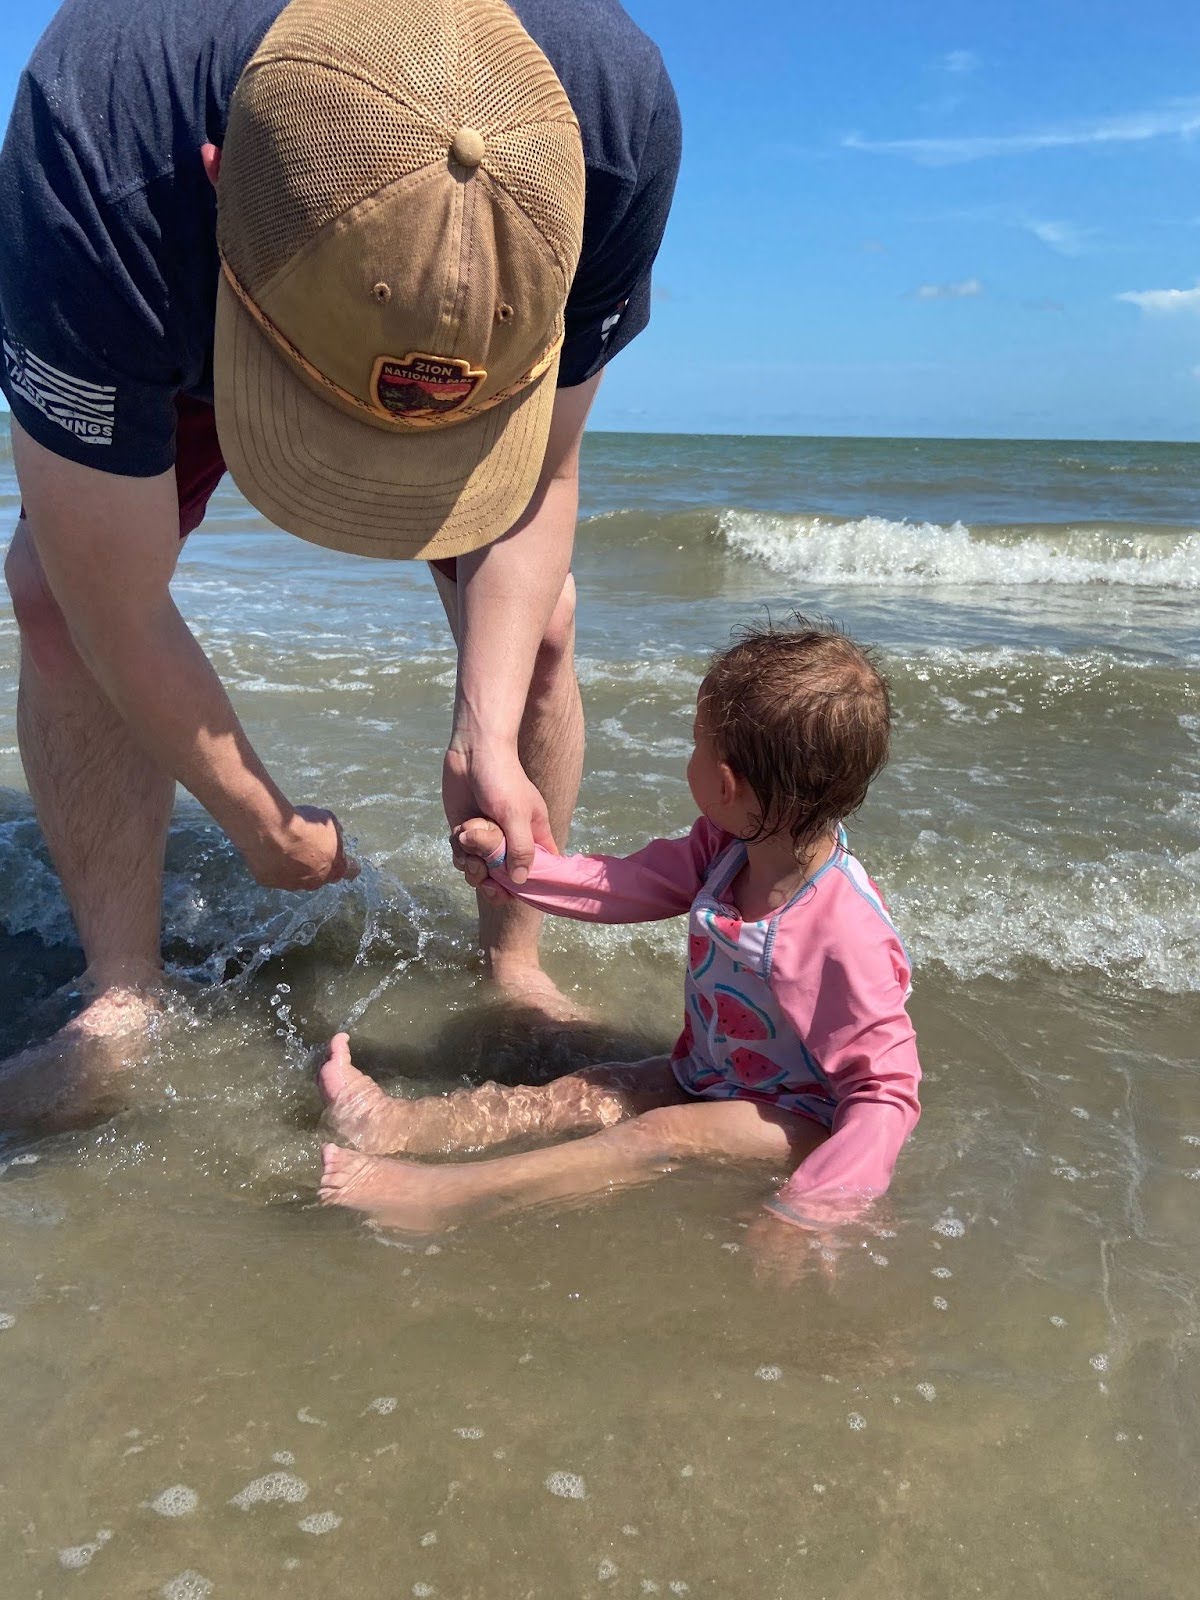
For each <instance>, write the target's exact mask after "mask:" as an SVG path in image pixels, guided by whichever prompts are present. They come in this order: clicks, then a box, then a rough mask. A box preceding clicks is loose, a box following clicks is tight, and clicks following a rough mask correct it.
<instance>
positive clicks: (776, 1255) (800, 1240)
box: [746, 1205, 845, 1289]
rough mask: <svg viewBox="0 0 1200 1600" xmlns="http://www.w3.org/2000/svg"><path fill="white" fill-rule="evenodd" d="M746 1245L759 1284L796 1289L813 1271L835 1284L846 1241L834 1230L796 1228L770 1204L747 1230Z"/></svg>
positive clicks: (829, 1282)
mask: <svg viewBox="0 0 1200 1600" xmlns="http://www.w3.org/2000/svg"><path fill="white" fill-rule="evenodd" d="M746 1247H747V1249H748V1250H749V1251H750V1254H751V1256H752V1258H753V1260H754V1276H755V1278H756V1279H757V1280H758V1282H759V1283H773V1284H775V1285H776V1286H777V1287H779V1288H783V1289H794V1288H796V1287H797V1286H798V1285H799V1284H800V1283H802V1282H804V1280H805V1279H807V1278H809V1277H810V1276H811V1275H812V1274H813V1273H814V1272H815V1273H816V1274H817V1275H818V1276H819V1277H821V1278H823V1279H824V1280H825V1282H826V1283H827V1284H833V1283H834V1282H835V1280H836V1278H837V1264H838V1256H839V1255H840V1254H841V1252H842V1250H843V1249H844V1247H845V1245H844V1240H842V1239H839V1238H838V1236H837V1235H836V1234H835V1233H830V1232H824V1231H821V1232H817V1231H815V1230H814V1231H809V1230H808V1229H806V1228H804V1227H797V1226H796V1225H795V1223H791V1225H789V1222H788V1220H787V1219H785V1218H784V1217H782V1216H781V1215H780V1213H779V1212H778V1211H776V1210H775V1209H774V1208H773V1207H772V1206H771V1205H767V1206H766V1207H765V1208H764V1209H763V1210H762V1211H760V1212H759V1213H758V1215H757V1217H755V1219H754V1221H753V1222H752V1223H751V1224H750V1227H749V1229H748V1230H747V1233H746Z"/></svg>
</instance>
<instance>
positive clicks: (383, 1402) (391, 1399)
mask: <svg viewBox="0 0 1200 1600" xmlns="http://www.w3.org/2000/svg"><path fill="white" fill-rule="evenodd" d="M399 1403H400V1402H399V1401H398V1400H397V1399H396V1396H395V1395H394V1394H381V1395H376V1397H375V1399H374V1400H372V1401H371V1403H370V1405H369V1406H368V1407H367V1410H368V1411H373V1412H374V1413H375V1415H376V1416H377V1417H390V1416H391V1414H392V1412H393V1411H395V1409H396V1407H397V1406H398V1405H399Z"/></svg>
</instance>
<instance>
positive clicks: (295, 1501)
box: [229, 1472, 308, 1511]
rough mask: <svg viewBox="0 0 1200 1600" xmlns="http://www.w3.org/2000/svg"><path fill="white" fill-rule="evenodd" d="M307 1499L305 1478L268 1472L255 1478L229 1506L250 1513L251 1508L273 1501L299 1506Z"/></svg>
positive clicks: (291, 1474) (289, 1473) (236, 1495)
mask: <svg viewBox="0 0 1200 1600" xmlns="http://www.w3.org/2000/svg"><path fill="white" fill-rule="evenodd" d="M307 1499H308V1485H307V1484H306V1483H305V1481H304V1479H303V1478H297V1477H296V1475H295V1474H294V1473H292V1472H268V1473H265V1474H264V1475H263V1476H262V1477H261V1478H255V1480H254V1482H253V1483H248V1484H247V1485H246V1487H245V1488H244V1489H242V1490H241V1491H240V1492H239V1493H238V1494H235V1495H234V1497H233V1499H232V1500H231V1501H230V1502H229V1504H230V1505H231V1506H238V1507H239V1508H240V1509H241V1510H242V1511H249V1509H250V1507H251V1506H258V1505H265V1504H266V1503H267V1502H269V1501H272V1500H283V1501H285V1502H286V1503H287V1504H288V1505H299V1503H300V1502H301V1500H307Z"/></svg>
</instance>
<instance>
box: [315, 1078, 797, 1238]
mask: <svg viewBox="0 0 1200 1600" xmlns="http://www.w3.org/2000/svg"><path fill="white" fill-rule="evenodd" d="M824 1138H825V1133H824V1130H823V1129H821V1128H819V1127H818V1126H817V1125H816V1124H815V1123H812V1122H808V1121H806V1120H805V1119H804V1118H803V1117H797V1116H793V1115H791V1114H790V1113H789V1112H785V1111H775V1110H773V1109H771V1108H770V1107H768V1106H760V1105H756V1104H754V1103H752V1102H750V1101H747V1100H694V1101H689V1102H687V1103H685V1104H681V1105H668V1106H660V1107H657V1108H655V1109H654V1110H651V1111H647V1112H644V1113H643V1114H642V1115H641V1116H638V1117H634V1118H632V1119H631V1120H629V1121H626V1122H622V1123H621V1124H619V1125H618V1126H617V1127H612V1128H607V1129H605V1130H604V1132H602V1133H595V1134H592V1135H591V1136H590V1137H589V1138H586V1139H577V1140H575V1141H573V1142H571V1143H568V1144H560V1145H553V1146H551V1147H550V1148H548V1149H545V1150H531V1151H529V1152H528V1153H527V1154H521V1155H512V1156H500V1157H497V1158H496V1159H495V1160H492V1161H478V1162H472V1163H468V1164H466V1165H459V1164H454V1165H445V1166H432V1167H426V1166H417V1165H414V1164H412V1163H410V1162H407V1161H389V1160H387V1159H384V1158H381V1157H378V1156H363V1155H356V1154H354V1153H353V1152H351V1151H347V1150H342V1149H339V1148H338V1146H337V1145H332V1144H329V1145H326V1146H325V1147H324V1149H323V1151H322V1158H323V1168H324V1170H323V1174H322V1179H321V1189H320V1198H321V1201H322V1203H323V1204H325V1205H342V1206H350V1207H352V1208H353V1209H354V1210H357V1211H365V1212H366V1213H367V1214H368V1215H369V1216H370V1217H372V1218H373V1219H374V1220H375V1221H376V1222H379V1223H381V1224H383V1225H384V1226H385V1227H394V1228H402V1229H405V1230H406V1231H408V1232H410V1233H431V1232H436V1231H438V1230H440V1229H443V1228H449V1227H453V1226H454V1225H455V1223H457V1222H459V1221H461V1220H462V1219H463V1218H464V1217H465V1216H467V1215H469V1214H476V1215H485V1214H494V1213H495V1212H498V1211H513V1210H519V1209H521V1208H523V1207H526V1206H536V1205H544V1204H546V1203H547V1202H548V1201H555V1200H578V1199H582V1198H583V1197H584V1196H587V1195H593V1194H609V1193H612V1192H613V1191H614V1190H616V1189H620V1188H624V1187H626V1186H628V1185H630V1184H635V1183H645V1182H648V1181H649V1180H650V1179H652V1178H657V1177H659V1176H661V1175H662V1174H663V1173H666V1172H670V1171H672V1170H673V1168H674V1167H675V1166H677V1165H678V1164H679V1163H680V1162H682V1161H686V1160H698V1159H699V1160H703V1159H708V1160H726V1161H767V1162H771V1163H773V1164H774V1165H776V1166H785V1165H786V1166H791V1167H794V1166H796V1165H797V1164H798V1163H799V1162H800V1161H802V1160H803V1159H804V1157H805V1156H806V1155H808V1154H809V1153H810V1151H812V1150H814V1149H815V1148H816V1146H817V1145H818V1144H820V1143H821V1141H822V1140H823V1139H824Z"/></svg>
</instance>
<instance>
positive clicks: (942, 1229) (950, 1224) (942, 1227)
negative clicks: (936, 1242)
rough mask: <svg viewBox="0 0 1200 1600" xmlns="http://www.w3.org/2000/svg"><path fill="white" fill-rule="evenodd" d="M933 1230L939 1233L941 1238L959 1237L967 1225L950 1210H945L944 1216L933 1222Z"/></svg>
mask: <svg viewBox="0 0 1200 1600" xmlns="http://www.w3.org/2000/svg"><path fill="white" fill-rule="evenodd" d="M933 1231H934V1233H940V1234H941V1236H942V1238H943V1239H961V1238H962V1236H963V1234H964V1233H966V1231H967V1225H966V1223H965V1222H963V1221H961V1219H960V1218H958V1217H956V1216H955V1215H954V1213H953V1212H952V1211H947V1213H946V1215H945V1216H944V1217H939V1218H938V1220H937V1221H936V1222H935V1223H934V1225H933Z"/></svg>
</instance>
